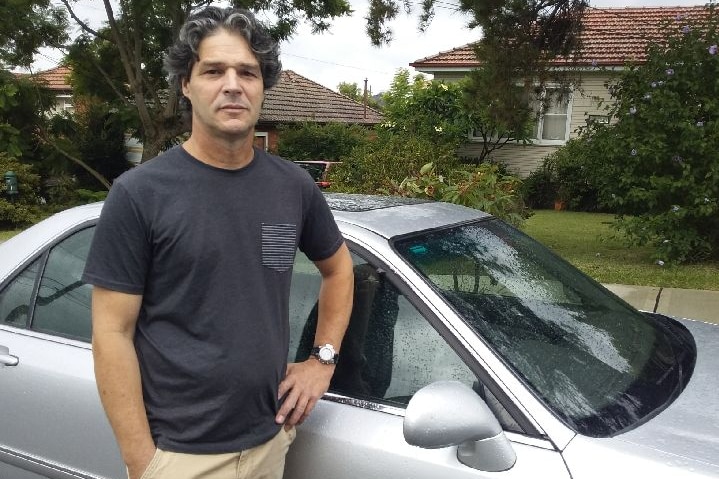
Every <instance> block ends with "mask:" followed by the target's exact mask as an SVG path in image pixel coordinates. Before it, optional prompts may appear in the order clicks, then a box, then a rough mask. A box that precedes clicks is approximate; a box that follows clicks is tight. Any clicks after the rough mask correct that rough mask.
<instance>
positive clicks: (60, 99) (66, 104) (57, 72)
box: [29, 66, 74, 113]
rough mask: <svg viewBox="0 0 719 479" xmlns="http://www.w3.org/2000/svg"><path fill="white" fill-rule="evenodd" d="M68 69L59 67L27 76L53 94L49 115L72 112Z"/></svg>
mask: <svg viewBox="0 0 719 479" xmlns="http://www.w3.org/2000/svg"><path fill="white" fill-rule="evenodd" d="M70 73H71V71H70V69H69V68H68V67H66V66H59V67H56V68H51V69H50V70H45V71H42V72H38V73H34V74H32V75H29V77H30V78H33V79H35V80H37V81H39V82H40V83H43V84H44V85H45V87H46V88H47V89H48V90H50V91H52V92H54V93H55V105H54V107H53V109H52V111H51V113H61V112H63V111H69V112H72V111H73V110H74V106H73V102H72V86H70V81H69V77H70Z"/></svg>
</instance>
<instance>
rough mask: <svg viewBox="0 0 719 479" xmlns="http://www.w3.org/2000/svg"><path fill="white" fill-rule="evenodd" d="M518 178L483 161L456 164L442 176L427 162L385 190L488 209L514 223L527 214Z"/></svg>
mask: <svg viewBox="0 0 719 479" xmlns="http://www.w3.org/2000/svg"><path fill="white" fill-rule="evenodd" d="M521 183H522V180H520V179H519V178H517V177H516V176H512V175H506V174H503V173H502V172H501V171H500V169H499V167H498V166H497V165H493V164H489V163H483V164H481V165H479V166H477V167H475V168H473V169H464V168H457V169H454V170H452V171H450V173H449V175H447V176H445V175H442V174H439V173H438V172H437V168H436V167H435V165H434V164H433V163H427V164H425V165H424V166H422V168H420V170H419V171H418V172H416V173H415V174H414V175H412V176H408V177H406V178H405V179H404V180H402V182H401V183H399V184H397V183H394V184H393V185H392V186H393V188H392V189H391V190H389V193H392V194H396V195H400V196H407V197H411V198H427V199H432V200H437V201H446V202H448V203H454V204H459V205H463V206H468V207H470V208H476V209H479V210H482V211H485V212H487V213H490V214H492V215H494V216H496V217H498V218H501V219H503V220H504V221H506V222H508V223H511V224H513V225H515V226H521V224H522V223H523V222H524V220H525V219H526V218H527V217H529V211H528V210H527V209H526V208H525V206H524V201H523V200H522V195H521V193H520V187H521Z"/></svg>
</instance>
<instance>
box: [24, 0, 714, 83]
mask: <svg viewBox="0 0 719 479" xmlns="http://www.w3.org/2000/svg"><path fill="white" fill-rule="evenodd" d="M350 3H351V4H352V9H353V10H354V11H355V13H354V14H353V15H352V17H351V18H340V19H337V20H335V21H334V23H333V25H332V27H331V28H330V30H329V31H328V32H325V33H323V34H321V35H314V34H312V32H311V31H310V29H309V28H308V27H306V26H304V25H303V26H302V27H301V28H300V29H299V30H298V31H297V32H296V33H295V35H294V36H293V37H292V38H291V39H290V40H288V41H285V42H283V43H282V44H280V58H281V60H282V64H283V67H284V69H286V70H293V71H294V72H296V73H298V74H300V75H302V76H304V77H306V78H309V79H310V80H312V81H315V82H317V83H320V84H322V85H324V86H325V87H327V88H330V89H332V90H335V91H336V90H337V85H338V84H339V83H340V82H348V83H356V84H357V85H358V86H359V87H360V88H363V87H364V82H365V79H366V80H367V86H368V89H369V90H370V91H371V92H372V93H373V94H376V93H380V92H383V91H386V90H387V89H389V86H390V84H391V82H392V78H393V77H394V75H395V74H396V72H397V71H398V69H400V68H407V69H409V70H410V71H414V70H413V69H412V68H410V67H409V63H411V62H413V61H415V60H419V59H421V58H424V57H428V56H430V55H434V54H436V53H439V52H442V51H447V50H451V49H452V48H454V47H459V46H462V45H465V44H467V43H470V42H472V41H475V40H477V38H478V31H477V30H469V29H468V28H467V26H466V25H467V21H468V20H469V17H468V16H466V15H463V14H462V13H461V12H458V11H457V7H456V6H455V5H456V4H457V3H458V0H438V1H437V2H436V7H435V17H434V19H433V21H432V23H431V24H430V26H429V28H428V29H427V30H426V31H425V32H419V31H418V28H417V25H418V18H417V14H416V13H414V14H411V15H406V14H405V13H404V12H401V13H400V14H399V15H398V17H397V18H396V19H395V20H394V21H393V22H392V24H391V25H392V30H393V32H394V36H393V40H392V42H391V43H390V44H389V45H386V46H383V47H380V48H377V47H373V46H372V45H371V44H370V41H369V38H368V36H367V34H366V33H365V20H364V17H365V16H366V11H367V8H368V2H367V1H366V0H350ZM412 3H413V4H414V5H415V8H416V9H419V8H420V2H419V1H414V2H412ZM704 3H705V0H590V5H591V6H592V7H639V6H670V7H673V6H689V5H701V4H704ZM78 5H80V7H79V8H78V10H77V11H78V13H79V16H80V17H81V18H84V19H89V20H90V22H91V23H92V24H94V25H95V26H99V25H100V23H101V22H102V20H103V19H104V18H105V17H104V8H103V7H102V2H101V1H99V0H80V1H79V2H78ZM61 59H62V52H60V51H58V50H54V51H50V50H44V51H43V52H42V54H41V55H40V56H38V57H37V62H36V64H35V66H34V68H35V69H36V70H44V69H48V68H53V67H54V66H57V64H58V63H59V62H60V60H61Z"/></svg>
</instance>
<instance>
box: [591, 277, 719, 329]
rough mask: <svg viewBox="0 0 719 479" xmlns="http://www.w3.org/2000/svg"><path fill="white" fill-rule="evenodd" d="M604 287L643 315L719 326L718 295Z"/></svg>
mask: <svg viewBox="0 0 719 479" xmlns="http://www.w3.org/2000/svg"><path fill="white" fill-rule="evenodd" d="M604 286H605V287H606V288H607V289H609V290H610V291H612V292H613V293H614V294H616V295H617V296H619V297H620V298H622V299H623V300H624V301H626V302H627V303H629V304H631V305H632V306H634V307H635V308H637V309H641V310H643V311H652V312H655V313H662V314H666V315H667V316H676V317H680V318H691V319H698V320H701V321H706V322H709V323H715V324H719V291H705V290H699V289H680V288H660V287H651V286H626V285H622V284H605V285H604Z"/></svg>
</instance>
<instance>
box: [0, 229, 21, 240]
mask: <svg viewBox="0 0 719 479" xmlns="http://www.w3.org/2000/svg"><path fill="white" fill-rule="evenodd" d="M20 231H21V230H9V231H2V230H0V242H2V241H5V240H6V239H8V238H10V237H12V236H15V235H16V234H18V233H19V232H20Z"/></svg>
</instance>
